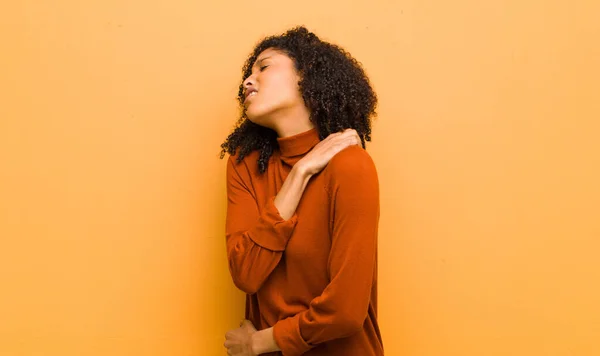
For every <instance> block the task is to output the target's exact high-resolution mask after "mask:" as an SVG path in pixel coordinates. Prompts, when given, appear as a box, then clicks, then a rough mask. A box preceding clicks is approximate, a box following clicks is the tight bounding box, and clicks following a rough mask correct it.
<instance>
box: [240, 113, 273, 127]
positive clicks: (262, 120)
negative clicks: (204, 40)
mask: <svg viewBox="0 0 600 356" xmlns="http://www.w3.org/2000/svg"><path fill="white" fill-rule="evenodd" d="M246 117H247V118H248V120H250V121H251V122H252V123H254V124H257V125H260V126H263V127H268V128H272V127H273V125H272V123H271V120H270V119H269V115H267V114H266V113H265V114H263V113H256V112H252V111H246Z"/></svg>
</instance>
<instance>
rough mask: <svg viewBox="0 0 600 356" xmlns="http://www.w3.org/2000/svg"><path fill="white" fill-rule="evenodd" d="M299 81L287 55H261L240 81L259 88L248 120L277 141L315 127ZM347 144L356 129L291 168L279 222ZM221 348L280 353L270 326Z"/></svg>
mask: <svg viewBox="0 0 600 356" xmlns="http://www.w3.org/2000/svg"><path fill="white" fill-rule="evenodd" d="M300 79H301V77H300V75H299V74H298V72H297V71H296V68H295V65H294V61H293V60H292V59H291V58H290V57H288V56H287V55H286V54H284V53H282V52H280V51H278V50H276V49H272V48H269V49H266V50H265V51H263V52H262V53H261V54H260V55H259V56H258V58H257V60H256V62H255V63H254V66H253V67H252V74H251V75H250V76H249V77H248V78H246V79H245V80H244V88H245V89H246V90H249V89H256V90H257V93H256V94H255V95H252V96H248V97H247V98H246V101H245V102H244V106H245V108H246V116H247V117H248V119H249V120H250V121H252V122H254V123H256V124H258V125H261V126H264V127H268V128H270V129H272V130H274V131H275V132H277V134H278V136H279V137H288V136H293V135H296V134H300V133H302V132H305V131H308V130H310V129H312V128H314V125H313V123H312V122H311V121H310V111H309V109H308V108H307V107H306V105H305V103H304V100H303V99H302V95H301V93H300V88H299V86H298V82H299V81H300ZM351 145H360V138H359V136H358V134H357V133H356V131H355V130H352V129H347V130H345V131H343V132H336V133H333V134H331V135H329V136H328V137H326V138H325V139H324V140H322V141H321V142H319V143H318V144H317V145H316V146H315V147H314V148H313V149H312V150H311V151H310V152H309V153H307V154H306V156H304V157H303V158H302V159H301V160H300V161H298V162H297V163H296V164H295V165H294V167H293V168H292V170H291V172H290V173H289V174H288V176H287V178H286V180H285V182H284V183H283V186H282V187H281V190H280V191H279V192H278V193H277V196H276V197H275V207H277V209H278V210H279V213H280V215H281V217H282V218H283V219H285V220H287V219H289V218H291V217H292V215H293V214H294V212H295V211H296V208H297V207H298V203H299V202H300V198H301V197H302V194H303V193H304V190H305V188H306V186H307V184H308V182H309V180H310V179H311V177H312V176H313V175H315V174H316V173H319V172H320V171H321V170H322V169H323V168H325V166H327V163H329V161H330V160H331V158H332V157H333V156H335V155H336V154H337V153H338V152H340V151H341V150H343V149H344V148H346V147H348V146H351ZM224 346H225V347H226V348H227V354H228V355H231V356H255V355H260V354H263V353H268V352H273V351H281V349H280V348H279V346H278V345H277V343H276V342H275V338H274V337H273V328H268V329H264V330H260V331H257V330H256V328H255V327H254V325H252V323H251V322H250V321H248V320H244V321H243V322H242V323H241V324H240V327H239V328H237V329H233V330H230V331H228V332H227V333H226V334H225V344H224Z"/></svg>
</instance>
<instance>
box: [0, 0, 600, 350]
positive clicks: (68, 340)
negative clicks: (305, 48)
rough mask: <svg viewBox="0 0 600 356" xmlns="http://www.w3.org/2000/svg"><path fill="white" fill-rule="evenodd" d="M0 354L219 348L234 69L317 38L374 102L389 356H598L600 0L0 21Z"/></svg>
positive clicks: (87, 9) (371, 4)
mask: <svg viewBox="0 0 600 356" xmlns="http://www.w3.org/2000/svg"><path fill="white" fill-rule="evenodd" d="M0 7H1V11H0V26H1V27H0V36H1V37H0V46H1V47H0V51H1V52H0V53H1V54H0V80H1V83H2V87H1V93H0V94H1V96H0V98H1V101H2V103H1V104H0V162H1V171H0V174H1V176H0V179H1V184H0V219H1V220H0V237H1V239H0V286H1V288H2V290H1V293H0V355H1V356H22V355H26V356H33V355H43V356H76V355H77V356H81V355H85V356H97V355H110V356H131V355H140V356H141V355H143V356H184V355H185V356H188V355H190V356H191V355H224V354H225V352H224V349H223V347H222V342H223V335H224V333H225V332H226V331H227V330H228V329H230V328H233V327H235V326H236V325H237V323H238V322H239V320H240V318H241V317H242V316H243V295H242V294H241V293H240V292H238V291H236V290H235V287H234V286H233V283H232V282H231V280H230V277H229V275H228V270H227V263H226V257H225V244H224V217H225V186H224V174H225V164H224V163H225V162H224V161H222V160H219V159H218V153H219V145H220V143H221V142H222V141H223V139H224V138H225V136H226V135H227V134H228V133H229V131H230V130H231V128H232V126H233V124H234V122H235V120H236V117H237V107H236V102H235V96H236V94H237V85H238V82H239V80H240V79H241V78H240V74H241V65H242V64H243V61H244V59H245V57H246V55H247V54H248V53H249V52H250V50H251V49H252V47H253V45H254V44H255V43H256V42H257V41H258V40H259V39H260V38H261V37H262V36H264V35H267V34H272V33H280V32H282V31H284V30H285V29H287V28H288V27H291V26H292V25H295V24H306V25H307V26H308V28H309V29H311V30H314V31H315V32H316V33H317V34H319V35H321V36H322V37H323V38H324V39H328V40H331V41H334V42H337V43H339V44H341V45H342V46H344V47H345V48H347V49H348V50H349V51H350V52H351V53H352V54H353V55H355V56H356V57H357V58H358V59H359V60H360V61H361V62H362V63H363V64H364V66H365V68H366V70H367V72H368V74H369V75H370V77H371V79H372V81H373V84H374V86H375V88H376V90H377V92H378V94H379V98H380V107H379V113H380V116H379V119H378V120H377V121H376V123H375V126H374V132H373V138H374V141H373V143H372V144H370V145H369V146H368V149H369V151H370V153H371V155H372V156H373V158H374V159H375V162H376V164H377V167H378V171H379V175H380V181H381V192H382V197H381V203H382V207H381V208H382V216H381V223H380V231H381V234H380V256H379V263H380V276H379V278H380V297H379V301H380V322H381V327H382V332H383V336H384V343H385V347H386V351H387V353H386V354H387V355H390V356H396V355H403V356H453V355H456V356H480V355H486V356H494V355H498V356H500V355H502V356H505V355H519V356H520V355H523V356H526V355H527V356H532V355H536V356H537V355H540V356H541V355H544V356H546V355H549V356H553V355H557V356H559V355H560V356H562V355H565V356H574V355H581V356H591V355H600V343H599V342H598V340H599V339H600V306H599V303H600V284H599V281H600V258H598V255H599V253H600V219H599V216H600V211H599V210H600V209H599V205H600V184H599V183H598V182H600V168H599V167H600V159H599V157H600V143H599V142H598V136H599V133H600V120H599V119H600V97H599V96H600V86H599V83H600V40H599V38H600V25H599V24H598V21H597V19H598V14H599V13H600V2H598V1H595V0H589V1H574V2H565V1H562V2H559V1H541V0H540V1H518V0H513V1H473V0H471V1H469V0H457V1H440V0H437V1H432V0H419V1H402V2H393V1H368V2H360V3H355V2H352V3H349V2H346V1H322V0H320V1H303V2H294V3H289V4H288V3H286V2H281V1H274V0H265V1H257V2H247V1H245V2H235V3H232V2H215V1H210V2H209V1H206V2H201V1H179V2H177V1H166V0H162V1H139V0H126V1H123V0H120V1H114V0H113V1H99V0H96V1H74V0H63V1H52V2H51V1H16V2H5V3H4V4H3V5H1V6H0Z"/></svg>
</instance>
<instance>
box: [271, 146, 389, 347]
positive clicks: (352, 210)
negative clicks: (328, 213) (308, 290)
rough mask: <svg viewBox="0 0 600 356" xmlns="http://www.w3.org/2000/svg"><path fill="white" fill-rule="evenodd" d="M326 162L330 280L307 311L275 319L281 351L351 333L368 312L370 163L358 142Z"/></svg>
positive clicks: (372, 222)
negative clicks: (330, 207) (330, 216)
mask: <svg viewBox="0 0 600 356" xmlns="http://www.w3.org/2000/svg"><path fill="white" fill-rule="evenodd" d="M359 149H360V150H361V151H362V152H357V151H356V150H359ZM353 150H355V151H354V152H353ZM338 156H339V157H338ZM329 166H330V167H331V171H330V172H331V174H332V177H331V184H330V189H329V191H330V194H331V199H332V204H333V211H334V218H333V234H332V245H331V251H330V255H329V262H328V270H329V280H330V282H329V284H328V285H327V287H326V288H325V290H324V291H323V292H322V294H321V295H320V296H318V297H316V298H314V299H313V300H312V301H311V303H310V305H309V307H308V309H307V310H305V311H303V312H301V313H299V314H296V315H294V316H292V317H289V318H287V319H283V320H281V321H279V322H277V323H276V324H275V326H274V330H273V333H274V337H275V341H276V342H277V345H279V347H280V348H281V349H282V351H283V355H284V356H297V355H302V354H303V353H305V352H306V351H308V350H310V349H311V348H313V347H315V346H316V345H318V344H320V343H323V342H326V341H329V340H333V339H338V338H344V337H348V336H351V335H352V334H354V333H356V332H358V331H359V330H360V329H361V328H362V327H363V324H364V322H365V319H366V318H367V315H368V308H369V302H370V299H371V289H372V285H373V279H374V278H375V273H376V272H375V271H376V249H377V228H378V222H379V183H378V178H377V173H376V170H375V165H374V164H373V161H372V160H371V157H370V156H369V155H368V154H367V153H366V151H364V150H362V148H359V147H358V146H357V147H356V148H348V149H346V150H343V151H342V152H340V153H338V155H336V156H335V157H334V158H333V159H332V161H331V162H330V163H329ZM328 168H329V167H328Z"/></svg>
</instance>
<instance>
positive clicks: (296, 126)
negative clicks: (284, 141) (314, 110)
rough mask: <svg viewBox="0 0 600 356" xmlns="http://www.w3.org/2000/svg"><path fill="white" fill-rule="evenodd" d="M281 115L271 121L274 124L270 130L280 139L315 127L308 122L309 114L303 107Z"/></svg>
mask: <svg viewBox="0 0 600 356" xmlns="http://www.w3.org/2000/svg"><path fill="white" fill-rule="evenodd" d="M281 114H282V115H278V116H279V117H277V118H273V119H272V120H271V121H272V122H273V123H274V127H272V129H273V130H275V132H277V136H279V137H280V138H284V137H289V136H294V135H297V134H300V133H302V132H306V131H308V130H310V129H312V128H314V127H315V125H313V123H312V122H311V121H310V112H309V111H308V109H307V108H306V106H304V105H302V106H301V107H298V108H297V109H296V110H289V111H286V112H285V113H281Z"/></svg>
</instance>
